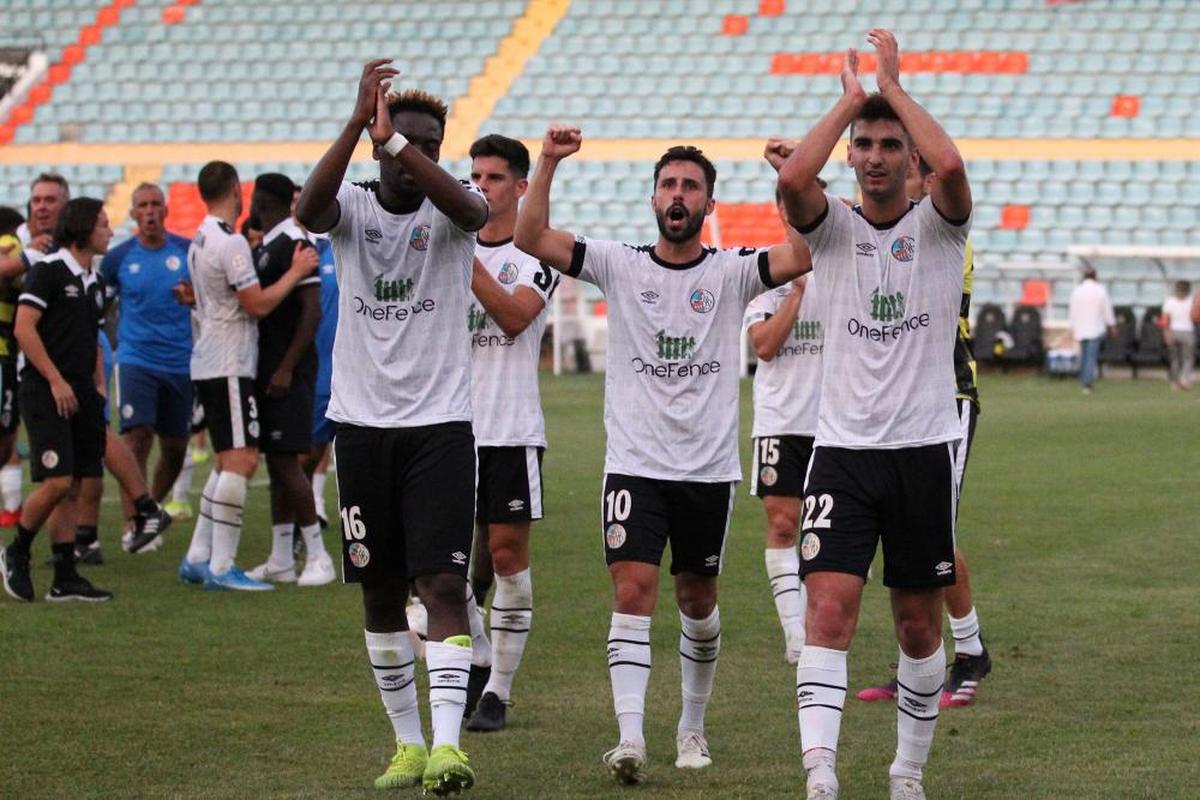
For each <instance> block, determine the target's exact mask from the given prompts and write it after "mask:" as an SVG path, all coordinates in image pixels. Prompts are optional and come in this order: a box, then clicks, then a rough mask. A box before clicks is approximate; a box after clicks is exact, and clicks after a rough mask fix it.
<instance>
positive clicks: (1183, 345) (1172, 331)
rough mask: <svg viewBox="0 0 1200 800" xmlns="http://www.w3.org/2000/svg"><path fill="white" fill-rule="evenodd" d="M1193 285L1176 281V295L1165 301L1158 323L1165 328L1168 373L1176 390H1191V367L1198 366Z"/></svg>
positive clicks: (1164, 337)
mask: <svg viewBox="0 0 1200 800" xmlns="http://www.w3.org/2000/svg"><path fill="white" fill-rule="evenodd" d="M1191 293H1192V285H1191V284H1190V283H1188V282H1187V281H1176V282H1175V294H1173V295H1171V296H1170V297H1168V298H1167V299H1166V300H1164V301H1163V305H1162V316H1161V317H1159V321H1158V324H1159V325H1160V326H1161V327H1162V329H1163V340H1164V341H1165V342H1166V344H1167V353H1168V354H1169V356H1170V362H1169V364H1170V366H1169V367H1168V369H1169V371H1168V373H1167V375H1168V378H1169V380H1170V381H1171V388H1172V389H1174V390H1175V391H1179V390H1180V389H1184V390H1186V389H1191V388H1192V367H1193V366H1194V365H1195V363H1196V325H1195V323H1194V322H1192V300H1191V297H1190V295H1191Z"/></svg>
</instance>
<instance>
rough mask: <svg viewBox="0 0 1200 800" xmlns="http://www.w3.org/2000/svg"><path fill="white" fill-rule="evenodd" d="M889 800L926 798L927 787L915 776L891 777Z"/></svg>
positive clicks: (920, 799) (923, 799)
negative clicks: (914, 777)
mask: <svg viewBox="0 0 1200 800" xmlns="http://www.w3.org/2000/svg"><path fill="white" fill-rule="evenodd" d="M888 798H889V800H925V787H924V786H922V785H921V782H920V781H918V780H915V779H913V778H889V779H888Z"/></svg>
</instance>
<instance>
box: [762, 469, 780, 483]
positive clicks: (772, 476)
mask: <svg viewBox="0 0 1200 800" xmlns="http://www.w3.org/2000/svg"><path fill="white" fill-rule="evenodd" d="M758 479H759V480H760V481H762V485H763V486H774V485H775V481H777V480H779V473H778V472H776V471H775V468H774V467H763V468H762V469H760V470H759V471H758Z"/></svg>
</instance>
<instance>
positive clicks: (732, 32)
mask: <svg viewBox="0 0 1200 800" xmlns="http://www.w3.org/2000/svg"><path fill="white" fill-rule="evenodd" d="M748 30H750V20H748V19H747V18H746V17H744V16H742V15H741V14H729V15H727V16H726V17H725V21H724V22H722V23H721V33H723V34H724V35H726V36H741V35H742V34H744V33H745V32H746V31H748Z"/></svg>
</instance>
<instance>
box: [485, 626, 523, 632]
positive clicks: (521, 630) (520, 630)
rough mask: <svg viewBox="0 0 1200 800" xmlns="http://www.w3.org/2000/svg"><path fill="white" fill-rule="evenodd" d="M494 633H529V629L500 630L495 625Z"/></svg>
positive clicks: (493, 627)
mask: <svg viewBox="0 0 1200 800" xmlns="http://www.w3.org/2000/svg"><path fill="white" fill-rule="evenodd" d="M492 631H493V632H495V631H505V632H507V633H529V628H498V627H496V626H495V625H493V626H492Z"/></svg>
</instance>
